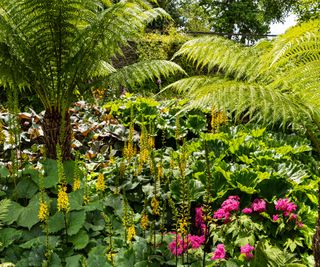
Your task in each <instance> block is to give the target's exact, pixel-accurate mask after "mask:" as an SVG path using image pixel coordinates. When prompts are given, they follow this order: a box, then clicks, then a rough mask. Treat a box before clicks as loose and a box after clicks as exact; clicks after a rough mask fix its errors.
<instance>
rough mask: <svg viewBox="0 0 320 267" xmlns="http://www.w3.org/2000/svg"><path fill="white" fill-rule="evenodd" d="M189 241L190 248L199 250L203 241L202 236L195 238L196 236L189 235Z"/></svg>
mask: <svg viewBox="0 0 320 267" xmlns="http://www.w3.org/2000/svg"><path fill="white" fill-rule="evenodd" d="M188 238H189V241H190V243H191V248H194V249H196V248H199V247H200V246H201V245H202V244H203V243H204V242H205V241H206V239H205V237H204V235H202V236H197V235H189V237H188Z"/></svg>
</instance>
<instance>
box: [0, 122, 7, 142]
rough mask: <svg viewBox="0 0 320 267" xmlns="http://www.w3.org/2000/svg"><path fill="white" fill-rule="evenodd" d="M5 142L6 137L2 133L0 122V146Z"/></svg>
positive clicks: (0, 123)
mask: <svg viewBox="0 0 320 267" xmlns="http://www.w3.org/2000/svg"><path fill="white" fill-rule="evenodd" d="M5 140H6V135H5V134H4V132H3V124H2V122H0V144H3V143H4V141H5Z"/></svg>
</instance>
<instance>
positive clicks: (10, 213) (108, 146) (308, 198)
mask: <svg viewBox="0 0 320 267" xmlns="http://www.w3.org/2000/svg"><path fill="white" fill-rule="evenodd" d="M183 104H184V101H179V100H171V101H161V102H157V101H155V100H153V99H149V98H139V97H134V96H131V95H126V96H125V97H123V98H121V99H119V100H117V101H113V102H110V103H105V104H104V105H102V106H101V107H100V106H96V105H93V104H87V103H85V102H77V103H76V104H75V105H74V107H73V108H72V109H71V113H72V114H71V121H72V127H73V132H74V136H73V149H74V155H75V158H74V160H73V161H66V162H62V160H61V158H60V157H59V156H58V159H57V160H52V159H47V158H46V156H45V153H44V149H43V132H42V129H41V125H40V121H41V116H42V115H41V114H36V113H35V112H32V111H30V112H29V113H28V112H25V113H19V114H18V118H19V119H18V122H19V123H18V124H19V127H18V124H17V123H15V122H14V121H15V120H14V119H13V117H14V116H13V115H9V114H8V113H5V112H2V113H1V117H0V120H1V135H0V140H1V146H0V153H1V157H0V158H1V160H2V161H1V165H0V196H1V198H2V199H4V200H2V201H1V202H0V203H1V205H0V207H1V208H0V222H1V226H0V227H1V228H0V255H1V256H0V262H12V263H14V264H16V266H119V267H121V266H135V267H139V266H194V267H196V266H312V264H313V258H312V256H311V254H312V250H311V244H312V235H313V232H314V229H315V223H316V216H317V212H316V211H317V208H316V207H317V195H316V191H315V190H314V188H316V184H317V179H316V177H315V176H314V174H313V173H315V171H314V170H315V169H316V168H317V166H316V163H315V161H314V159H313V157H312V154H311V147H310V144H309V141H308V140H307V139H304V138H302V137H300V136H298V135H296V134H293V133H291V134H283V133H277V132H272V131H270V130H266V129H262V128H256V127H253V126H249V125H247V126H243V125H238V126H232V125H231V123H229V122H228V118H227V115H226V114H224V113H221V112H219V111H216V110H212V111H190V110H184V109H183ZM57 149H58V155H59V147H58V148H57Z"/></svg>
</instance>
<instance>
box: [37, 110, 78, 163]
mask: <svg viewBox="0 0 320 267" xmlns="http://www.w3.org/2000/svg"><path fill="white" fill-rule="evenodd" d="M63 113H64V118H63V117H62V114H63ZM42 127H43V133H44V139H45V148H46V156H47V158H50V159H56V158H57V145H58V144H59V145H60V147H61V154H62V160H70V159H71V141H72V128H71V122H70V114H69V111H68V110H67V111H65V112H62V111H61V110H58V109H57V108H51V109H50V110H49V109H47V110H46V112H45V115H44V117H43V122H42Z"/></svg>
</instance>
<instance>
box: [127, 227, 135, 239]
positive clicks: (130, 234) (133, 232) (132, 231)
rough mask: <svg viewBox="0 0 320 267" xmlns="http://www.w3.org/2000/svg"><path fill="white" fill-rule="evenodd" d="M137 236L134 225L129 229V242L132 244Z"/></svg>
mask: <svg viewBox="0 0 320 267" xmlns="http://www.w3.org/2000/svg"><path fill="white" fill-rule="evenodd" d="M135 236H136V229H135V228H134V225H132V226H130V227H129V228H128V236H127V241H128V242H131V241H132V239H133V238H134V237H135Z"/></svg>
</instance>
